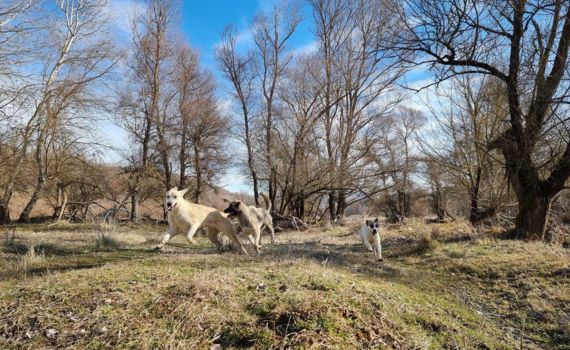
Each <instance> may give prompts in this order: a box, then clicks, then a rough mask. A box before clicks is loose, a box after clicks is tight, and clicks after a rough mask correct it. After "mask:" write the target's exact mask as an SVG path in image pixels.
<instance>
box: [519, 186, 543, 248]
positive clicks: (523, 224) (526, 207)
mask: <svg viewBox="0 0 570 350" xmlns="http://www.w3.org/2000/svg"><path fill="white" fill-rule="evenodd" d="M517 198H518V202H519V203H518V209H519V211H518V214H517V218H516V221H515V229H514V231H513V236H514V238H523V239H539V240H544V239H545V238H546V228H547V225H548V218H549V214H550V205H551V203H552V198H551V197H547V196H543V195H541V194H539V193H535V192H534V191H531V190H529V191H525V192H522V193H520V195H517Z"/></svg>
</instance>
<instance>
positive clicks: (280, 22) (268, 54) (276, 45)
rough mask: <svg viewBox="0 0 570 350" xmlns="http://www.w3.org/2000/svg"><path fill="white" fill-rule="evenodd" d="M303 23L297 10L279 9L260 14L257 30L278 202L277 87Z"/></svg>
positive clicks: (267, 151) (272, 190)
mask: <svg viewBox="0 0 570 350" xmlns="http://www.w3.org/2000/svg"><path fill="white" fill-rule="evenodd" d="M299 22H300V17H299V15H298V10H297V8H296V7H295V6H294V5H293V6H289V7H283V6H282V7H275V8H274V9H273V11H272V12H271V13H270V14H269V15H265V14H259V15H258V17H257V19H256V23H255V28H254V29H255V30H254V39H255V45H256V48H257V52H256V54H257V57H258V75H259V79H260V81H261V84H260V85H261V93H262V96H263V99H264V104H265V113H264V115H263V117H264V121H263V123H264V126H265V140H264V142H265V158H266V163H267V164H266V166H267V171H268V175H267V177H268V184H269V186H268V187H269V197H270V199H271V201H272V202H275V197H276V194H277V191H276V187H275V184H276V182H277V172H276V169H275V164H273V160H272V153H273V151H274V149H273V140H272V137H273V133H274V125H273V114H274V110H275V99H276V98H275V94H276V88H277V83H278V81H279V80H280V78H281V76H282V75H283V72H284V70H285V68H286V67H287V64H288V63H289V61H290V56H289V57H287V56H286V49H287V46H286V45H287V42H288V41H289V39H290V38H291V36H292V35H293V33H294V32H295V29H296V28H297V25H298V24H299Z"/></svg>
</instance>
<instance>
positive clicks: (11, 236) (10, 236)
mask: <svg viewBox="0 0 570 350" xmlns="http://www.w3.org/2000/svg"><path fill="white" fill-rule="evenodd" d="M16 238H17V237H16V231H15V230H10V231H6V232H5V233H4V240H3V241H2V247H3V248H4V250H5V251H7V252H9V253H13V254H25V253H26V252H27V251H28V247H27V246H26V245H25V244H23V243H20V242H18V241H17V239H16Z"/></svg>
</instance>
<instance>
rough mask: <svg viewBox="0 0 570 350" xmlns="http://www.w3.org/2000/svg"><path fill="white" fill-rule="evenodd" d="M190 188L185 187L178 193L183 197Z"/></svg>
mask: <svg viewBox="0 0 570 350" xmlns="http://www.w3.org/2000/svg"><path fill="white" fill-rule="evenodd" d="M189 189H190V188H185V189H183V190H180V191H178V193H179V194H180V195H181V196H182V197H184V195H185V194H186V192H188V190H189Z"/></svg>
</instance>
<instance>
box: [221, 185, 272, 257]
mask: <svg viewBox="0 0 570 350" xmlns="http://www.w3.org/2000/svg"><path fill="white" fill-rule="evenodd" d="M261 196H262V197H263V200H264V201H265V208H257V207H255V206H252V205H251V206H247V205H245V204H244V203H243V202H242V201H239V200H237V201H229V200H227V199H224V201H225V202H227V203H229V206H228V207H227V208H226V209H224V213H226V214H228V217H230V218H232V217H237V218H238V221H239V223H240V225H241V227H242V230H243V231H246V230H247V231H251V230H253V232H254V235H255V239H254V242H252V243H253V245H254V246H255V250H256V251H257V253H258V254H259V252H260V249H261V242H260V240H261V231H262V230H263V229H264V228H265V227H267V228H268V229H269V232H270V233H271V243H275V231H274V230H273V218H272V217H271V214H270V210H271V200H270V199H269V196H267V194H266V193H261ZM249 238H250V241H251V240H252V238H251V235H250V236H249Z"/></svg>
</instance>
